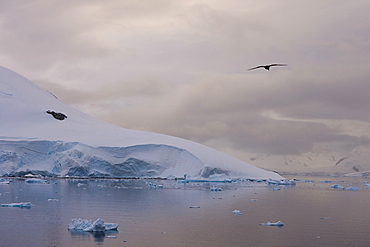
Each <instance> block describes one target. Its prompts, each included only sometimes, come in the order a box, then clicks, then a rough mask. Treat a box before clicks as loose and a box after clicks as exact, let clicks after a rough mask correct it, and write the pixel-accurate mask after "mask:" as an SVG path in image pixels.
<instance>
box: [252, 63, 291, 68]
mask: <svg viewBox="0 0 370 247" xmlns="http://www.w3.org/2000/svg"><path fill="white" fill-rule="evenodd" d="M272 66H288V65H287V64H277V63H273V64H268V65H260V66H257V67H253V68H250V69H248V70H253V69H259V68H264V69H265V70H270V67H272Z"/></svg>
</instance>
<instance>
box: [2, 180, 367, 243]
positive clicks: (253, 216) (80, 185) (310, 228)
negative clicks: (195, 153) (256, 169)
mask: <svg viewBox="0 0 370 247" xmlns="http://www.w3.org/2000/svg"><path fill="white" fill-rule="evenodd" d="M304 179H307V178H304ZM329 179H330V182H329V181H326V182H325V180H328V179H325V178H313V179H310V180H312V182H309V181H299V182H298V183H297V185H296V186H288V187H279V188H280V190H274V189H273V187H271V186H267V185H266V184H265V183H256V182H254V183H250V182H243V183H214V184H210V183H188V184H182V183H178V182H177V181H159V180H65V179H64V180H63V179H55V180H54V179H53V180H49V181H48V183H47V184H30V183H26V182H25V181H24V180H17V179H14V180H13V181H12V182H11V183H10V184H9V185H0V204H7V203H14V202H32V204H34V205H35V207H31V208H9V207H0V219H1V224H0V246H4V247H5V246H7V247H8V246H31V247H32V246H158V247H162V246H164V247H165V246H370V234H368V226H369V224H370V213H369V210H368V207H369V205H370V190H369V189H368V188H367V186H366V183H365V181H364V180H362V179H356V178H329ZM150 183H153V184H157V185H163V188H156V189H153V188H152V187H153V186H149V184H150ZM332 184H341V185H343V186H344V187H349V186H358V187H359V191H347V190H336V189H333V188H330V185H332ZM213 186H216V187H218V188H222V191H212V190H211V187H213ZM49 199H57V200H49ZM191 206H196V207H195V208H191ZM235 209H237V210H240V211H241V212H242V214H241V215H235V214H233V213H232V211H233V210H235ZM73 218H83V219H91V220H92V221H94V220H96V219H98V218H102V219H103V220H104V221H105V222H110V223H117V224H119V225H120V226H119V228H118V229H119V231H112V232H106V233H105V234H92V233H78V232H71V231H68V229H67V227H68V224H69V223H70V221H71V220H72V219H73ZM279 220H280V221H282V222H284V224H285V225H284V226H283V227H280V228H279V227H272V226H264V225H260V223H266V222H268V221H270V222H277V221H279Z"/></svg>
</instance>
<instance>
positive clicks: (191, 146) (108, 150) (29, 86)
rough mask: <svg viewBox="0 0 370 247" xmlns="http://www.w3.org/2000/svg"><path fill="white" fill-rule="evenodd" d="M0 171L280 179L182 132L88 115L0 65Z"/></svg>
mask: <svg viewBox="0 0 370 247" xmlns="http://www.w3.org/2000/svg"><path fill="white" fill-rule="evenodd" d="M0 105H1V108H0V122H1V123H0V176H4V175H11V176H23V175H26V174H35V175H36V174H40V175H44V176H60V177H66V176H67V177H68V176H69V177H76V176H77V177H116V178H125V177H151V178H153V177H158V178H168V177H175V178H179V177H184V176H185V174H186V176H187V177H189V178H190V177H191V178H214V177H223V178H225V177H227V178H235V177H242V178H253V179H269V178H271V179H280V178H281V176H280V175H278V174H276V173H273V172H268V171H265V170H263V169H260V168H257V167H255V166H252V165H250V164H248V163H245V162H243V161H241V160H238V159H235V158H233V157H231V156H228V155H226V154H224V153H221V152H219V151H216V150H214V149H211V148H209V147H206V146H204V145H201V144H198V143H194V142H191V141H188V140H184V139H180V138H176V137H171V136H167V135H162V134H155V133H150V132H144V131H136V130H130V129H125V128H121V127H118V126H115V125H111V124H108V123H105V122H102V121H100V120H97V119H94V118H92V117H90V116H88V115H86V114H84V113H82V112H80V111H78V110H76V109H74V108H72V107H70V106H68V105H66V104H64V103H62V102H61V101H59V100H58V99H57V98H56V97H55V96H54V95H52V94H51V93H49V92H47V91H46V90H44V89H42V88H40V87H38V86H37V85H36V84H34V83H33V82H31V81H30V80H28V79H26V78H24V77H22V76H21V75H19V74H17V73H15V72H13V71H10V70H8V69H6V68H4V67H0Z"/></svg>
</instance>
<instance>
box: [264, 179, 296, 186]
mask: <svg viewBox="0 0 370 247" xmlns="http://www.w3.org/2000/svg"><path fill="white" fill-rule="evenodd" d="M267 183H268V184H270V185H296V184H297V183H296V182H295V181H294V180H290V179H282V180H275V179H269V181H267Z"/></svg>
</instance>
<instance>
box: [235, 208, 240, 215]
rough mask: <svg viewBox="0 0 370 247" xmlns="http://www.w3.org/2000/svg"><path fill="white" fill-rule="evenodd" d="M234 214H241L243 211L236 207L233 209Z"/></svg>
mask: <svg viewBox="0 0 370 247" xmlns="http://www.w3.org/2000/svg"><path fill="white" fill-rule="evenodd" d="M233 214H236V215H240V214H242V211H240V210H238V209H235V210H234V211H233Z"/></svg>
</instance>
